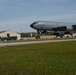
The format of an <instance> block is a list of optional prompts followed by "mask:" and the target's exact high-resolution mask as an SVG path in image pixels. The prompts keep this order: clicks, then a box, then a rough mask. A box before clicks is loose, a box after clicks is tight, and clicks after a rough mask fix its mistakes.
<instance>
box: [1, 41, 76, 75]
mask: <svg viewBox="0 0 76 75" xmlns="http://www.w3.org/2000/svg"><path fill="white" fill-rule="evenodd" d="M0 75H76V41H71V42H57V43H44V44H31V45H19V46H9V47H0Z"/></svg>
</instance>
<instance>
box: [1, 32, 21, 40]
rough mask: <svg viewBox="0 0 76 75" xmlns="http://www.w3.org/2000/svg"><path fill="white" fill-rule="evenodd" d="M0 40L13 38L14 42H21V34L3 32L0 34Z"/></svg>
mask: <svg viewBox="0 0 76 75" xmlns="http://www.w3.org/2000/svg"><path fill="white" fill-rule="evenodd" d="M0 38H11V39H14V40H20V39H21V36H20V34H18V33H16V32H11V31H1V32H0Z"/></svg>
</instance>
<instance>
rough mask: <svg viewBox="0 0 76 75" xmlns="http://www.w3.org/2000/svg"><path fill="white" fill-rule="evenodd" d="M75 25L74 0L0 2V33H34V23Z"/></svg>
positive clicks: (10, 0) (75, 1)
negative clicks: (54, 22)
mask: <svg viewBox="0 0 76 75" xmlns="http://www.w3.org/2000/svg"><path fill="white" fill-rule="evenodd" d="M38 20H39V21H40V20H42V21H58V22H72V23H73V22H74V23H76V0H0V31H3V30H11V31H15V32H34V31H35V30H34V29H32V28H30V24H31V23H32V22H34V21H38Z"/></svg>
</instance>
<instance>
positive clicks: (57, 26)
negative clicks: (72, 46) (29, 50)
mask: <svg viewBox="0 0 76 75" xmlns="http://www.w3.org/2000/svg"><path fill="white" fill-rule="evenodd" d="M30 27H32V28H33V29H36V30H37V32H38V34H43V33H46V32H47V31H55V32H57V33H58V32H61V31H63V32H68V31H69V32H70V31H75V30H76V23H67V22H52V21H35V22H33V23H32V24H31V25H30Z"/></svg>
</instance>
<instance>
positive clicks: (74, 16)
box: [0, 11, 76, 26]
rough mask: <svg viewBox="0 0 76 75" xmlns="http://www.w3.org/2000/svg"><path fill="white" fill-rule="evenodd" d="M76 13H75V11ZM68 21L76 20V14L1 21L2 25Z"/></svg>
mask: <svg viewBox="0 0 76 75" xmlns="http://www.w3.org/2000/svg"><path fill="white" fill-rule="evenodd" d="M74 12H75V11H74ZM66 19H76V13H70V14H65V15H57V16H50V17H46V16H45V17H28V18H20V19H15V20H8V21H0V26H1V25H11V26H13V25H20V24H30V23H32V22H34V21H37V20H49V21H59V20H60V21H61V20H66Z"/></svg>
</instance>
